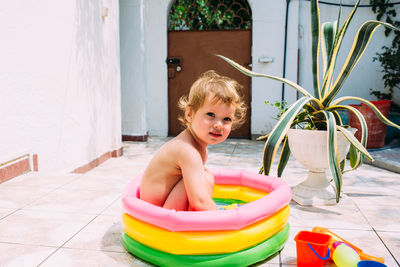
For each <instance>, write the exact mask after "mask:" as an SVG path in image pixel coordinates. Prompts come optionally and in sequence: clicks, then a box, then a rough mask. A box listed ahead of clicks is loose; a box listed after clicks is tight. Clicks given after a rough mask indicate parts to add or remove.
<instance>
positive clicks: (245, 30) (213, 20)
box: [167, 0, 252, 138]
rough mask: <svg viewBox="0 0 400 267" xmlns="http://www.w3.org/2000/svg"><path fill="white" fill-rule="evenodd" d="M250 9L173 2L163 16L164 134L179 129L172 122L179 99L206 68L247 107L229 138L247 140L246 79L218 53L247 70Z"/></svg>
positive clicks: (237, 2)
mask: <svg viewBox="0 0 400 267" xmlns="http://www.w3.org/2000/svg"><path fill="white" fill-rule="evenodd" d="M251 23H252V20H251V10H250V6H249V4H248V3H247V1H246V0H224V1H221V0H219V1H215V0H208V1H207V0H175V2H174V3H173V4H172V7H171V9H170V12H169V30H168V58H167V66H168V135H169V136H176V135H177V134H179V133H180V132H181V131H182V130H183V128H182V126H181V124H180V122H179V120H178V117H179V115H180V110H179V109H178V107H177V103H178V100H179V98H180V97H181V96H182V95H187V94H188V93H189V89H190V86H191V84H192V83H193V82H194V81H195V80H196V79H197V78H198V77H199V76H200V74H201V73H203V72H205V71H207V70H211V69H212V70H215V71H216V72H217V73H219V74H221V75H224V76H228V77H230V78H233V79H235V80H236V81H238V82H239V83H240V84H241V85H242V86H243V91H242V92H241V95H242V96H243V98H244V101H245V103H246V105H247V107H248V112H247V115H246V120H245V123H244V124H243V125H242V126H241V127H240V128H238V129H236V130H234V131H232V132H231V135H230V137H239V138H250V134H251V133H250V114H251V110H250V107H251V79H250V77H248V76H246V75H243V74H242V73H240V72H239V71H237V70H236V69H234V68H233V67H231V66H230V65H229V64H227V63H226V62H224V61H223V60H222V59H220V58H218V57H216V56H215V55H216V54H221V55H223V56H226V57H228V58H231V59H233V60H235V61H236V62H238V63H239V64H241V65H244V66H246V67H250V66H251V62H252V59H251V45H252V30H251Z"/></svg>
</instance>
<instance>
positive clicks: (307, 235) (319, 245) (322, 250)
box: [294, 231, 332, 267]
mask: <svg viewBox="0 0 400 267" xmlns="http://www.w3.org/2000/svg"><path fill="white" fill-rule="evenodd" d="M331 239H332V237H331V236H330V235H326V234H321V233H314V232H310V231H300V232H299V233H298V234H297V235H296V237H295V238H294V240H295V241H296V250H297V266H299V267H302V266H303V267H306V266H313V267H319V266H324V263H325V261H326V260H327V259H329V255H330V252H329V244H330V242H331Z"/></svg>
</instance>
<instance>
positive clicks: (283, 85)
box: [281, 0, 290, 102]
mask: <svg viewBox="0 0 400 267" xmlns="http://www.w3.org/2000/svg"><path fill="white" fill-rule="evenodd" d="M289 4H290V0H286V15H285V43H284V48H283V75H282V78H286V53H287V34H288V18H289ZM283 101H285V83H282V96H281V102H283Z"/></svg>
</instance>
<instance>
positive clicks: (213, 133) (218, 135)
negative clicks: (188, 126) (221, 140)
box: [209, 132, 222, 137]
mask: <svg viewBox="0 0 400 267" xmlns="http://www.w3.org/2000/svg"><path fill="white" fill-rule="evenodd" d="M209 134H210V135H211V136H212V137H221V136H222V134H220V133H215V132H209Z"/></svg>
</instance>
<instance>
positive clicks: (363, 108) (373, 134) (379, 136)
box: [349, 100, 392, 148]
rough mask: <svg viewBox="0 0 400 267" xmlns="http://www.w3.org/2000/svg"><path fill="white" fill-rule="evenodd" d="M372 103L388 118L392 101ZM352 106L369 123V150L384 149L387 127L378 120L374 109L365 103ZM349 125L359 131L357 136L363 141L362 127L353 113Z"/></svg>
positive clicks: (350, 113) (350, 114)
mask: <svg viewBox="0 0 400 267" xmlns="http://www.w3.org/2000/svg"><path fill="white" fill-rule="evenodd" d="M370 102H371V103H372V104H374V105H375V106H376V107H377V108H378V109H379V111H380V112H381V113H382V114H383V115H384V116H385V117H388V115H389V111H390V105H391V103H392V101H391V100H378V101H370ZM351 106H352V107H355V108H356V109H358V110H359V111H360V112H361V113H362V114H363V116H364V119H365V121H366V122H367V127H368V139H367V148H381V147H383V146H384V145H385V136H386V128H387V125H386V124H384V123H383V122H381V121H380V120H379V119H378V116H376V115H375V112H373V111H372V109H371V108H370V107H368V106H367V105H365V104H364V103H362V104H361V105H351ZM349 125H350V127H352V128H356V129H357V130H358V131H357V133H356V134H355V136H356V138H357V139H358V140H361V125H360V122H359V121H358V119H357V117H356V116H355V115H354V114H353V112H349Z"/></svg>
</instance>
